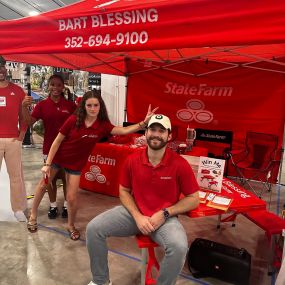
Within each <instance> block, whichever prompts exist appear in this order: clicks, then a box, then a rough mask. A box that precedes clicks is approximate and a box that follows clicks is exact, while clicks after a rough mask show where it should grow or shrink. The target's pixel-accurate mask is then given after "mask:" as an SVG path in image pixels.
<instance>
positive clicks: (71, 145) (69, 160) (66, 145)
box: [53, 115, 114, 171]
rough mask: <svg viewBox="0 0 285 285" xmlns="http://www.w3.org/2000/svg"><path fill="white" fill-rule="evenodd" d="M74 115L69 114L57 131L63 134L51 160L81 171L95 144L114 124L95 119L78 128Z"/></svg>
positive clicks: (109, 131) (106, 134)
mask: <svg viewBox="0 0 285 285" xmlns="http://www.w3.org/2000/svg"><path fill="white" fill-rule="evenodd" d="M75 123H76V116H75V115H71V116H70V117H69V118H68V119H67V120H66V122H65V123H64V125H63V126H62V127H61V128H60V130H59V132H60V133H61V134H63V135H64V136H65V139H64V140H63V141H62V143H61V145H60V147H59V149H58V151H57V153H56V155H55V157H54V159H53V162H54V163H57V164H59V165H60V166H62V167H65V168H69V169H71V170H76V171H81V170H82V168H83V167H84V165H85V164H86V162H87V159H88V156H89V155H90V153H91V151H92V149H93V148H94V146H95V144H96V143H97V142H98V141H100V140H101V139H102V138H103V137H106V136H108V135H109V134H110V133H111V131H112V129H113V128H114V125H112V124H111V123H110V122H100V121H99V120H96V121H95V122H94V124H93V125H92V126H90V127H88V128H86V126H85V124H84V125H83V126H81V127H80V128H79V129H77V128H76V126H75Z"/></svg>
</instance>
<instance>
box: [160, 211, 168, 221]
mask: <svg viewBox="0 0 285 285" xmlns="http://www.w3.org/2000/svg"><path fill="white" fill-rule="evenodd" d="M161 210H162V212H163V216H164V219H165V220H167V219H168V218H169V217H170V214H169V212H168V210H167V209H165V208H163V209H161Z"/></svg>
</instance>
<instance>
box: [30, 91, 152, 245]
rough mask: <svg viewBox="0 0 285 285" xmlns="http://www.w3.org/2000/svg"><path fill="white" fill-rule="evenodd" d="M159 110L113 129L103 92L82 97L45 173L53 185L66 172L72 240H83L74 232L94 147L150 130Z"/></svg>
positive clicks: (41, 189) (42, 186) (36, 203)
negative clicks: (82, 181) (83, 172)
mask: <svg viewBox="0 0 285 285" xmlns="http://www.w3.org/2000/svg"><path fill="white" fill-rule="evenodd" d="M156 110H157V108H155V109H153V110H151V106H149V108H148V112H147V115H146V117H145V119H144V121H142V122H140V123H138V124H135V125H131V126H128V127H119V126H114V125H112V124H111V123H110V120H109V117H108V113H107V109H106V106H105V103H104V101H103V99H102V97H101V95H100V91H98V90H93V91H88V92H87V93H85V95H84V96H83V98H82V100H81V102H80V105H79V107H78V110H77V114H76V115H72V116H70V117H69V118H68V119H67V121H66V122H65V123H64V125H63V126H62V127H61V128H60V130H59V133H58V135H57V137H56V139H55V140H54V142H53V144H52V146H51V148H50V151H49V154H48V157H47V160H46V163H45V165H44V166H43V168H42V172H43V173H44V174H45V175H46V176H47V177H48V183H50V181H52V179H53V178H54V177H55V175H56V173H57V172H58V171H59V169H60V168H64V170H65V173H66V182H67V201H68V228H67V230H68V232H69V234H70V238H71V239H72V240H78V239H79V238H80V233H79V231H78V230H77V229H76V228H75V224H74V223H75V217H76V212H77V192H78V188H79V182H80V174H81V170H82V169H83V167H84V165H85V163H86V162H87V159H88V156H89V155H90V153H91V151H92V149H93V147H94V145H95V144H96V143H97V142H98V141H100V140H101V139H102V138H103V137H106V136H108V135H110V134H112V135H126V134H129V133H134V132H136V131H138V130H140V129H143V128H145V127H146V126H147V123H148V121H149V120H150V118H151V116H152V115H153V114H154V113H155V111H156ZM45 188H46V185H45V180H44V179H43V180H42V181H41V184H40V185H39V187H37V189H36V193H35V198H34V202H33V206H32V210H31V215H30V218H29V222H28V229H29V230H30V231H31V232H35V231H36V230H37V220H36V219H37V209H38V206H39V204H40V202H41V200H42V197H43V195H44V193H45Z"/></svg>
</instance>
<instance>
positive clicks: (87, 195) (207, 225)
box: [0, 148, 284, 285]
mask: <svg viewBox="0 0 285 285" xmlns="http://www.w3.org/2000/svg"><path fill="white" fill-rule="evenodd" d="M23 163H24V176H25V184H26V189H27V193H28V195H30V194H33V191H34V188H35V185H36V183H37V182H38V180H39V178H40V177H41V172H40V168H41V165H42V155H41V149H40V148H30V149H23ZM2 175H3V174H2ZM0 183H1V185H4V183H3V178H2V179H1V182H0ZM0 188H2V186H1V187H0ZM1 190H2V189H1ZM8 191H9V189H8V190H7V193H8ZM283 191H284V187H283ZM282 195H283V196H284V193H282ZM277 196H278V191H277V189H274V190H273V191H272V193H271V200H272V201H271V205H270V209H271V210H272V211H276V208H278V207H280V203H278V202H277ZM1 199H2V198H1ZM264 199H266V200H267V201H269V200H270V194H269V193H266V194H265V195H264ZM283 202H284V201H283ZM31 203H32V199H30V200H28V204H29V208H30V207H31ZM62 203H63V194H62V187H59V188H58V204H59V207H60V209H61V207H62ZM1 204H2V202H1ZM118 204H119V199H118V198H115V197H109V196H104V195H101V194H96V193H92V192H88V191H85V190H80V191H79V211H78V218H77V221H78V222H77V227H78V228H79V229H80V232H81V239H80V240H79V241H76V242H74V241H72V240H70V239H69V237H68V234H67V231H66V220H65V219H63V218H61V216H59V217H58V218H57V219H56V220H50V219H48V217H47V212H48V208H49V203H48V195H47V194H46V195H45V197H44V199H43V201H42V203H41V205H40V208H39V212H38V222H39V224H40V227H39V230H38V232H36V233H29V232H28V231H27V230H26V224H25V223H19V222H16V221H15V220H14V218H13V217H11V216H12V215H11V214H10V215H9V214H8V215H7V217H8V218H7V221H1V222H0V252H1V257H2V258H1V264H0V284H1V285H18V284H19V285H50V284H54V285H85V284H88V283H89V281H90V280H91V273H90V270H89V258H88V254H87V251H86V248H85V228H86V225H87V223H88V222H89V221H90V220H91V219H92V218H93V217H94V216H96V215H97V214H98V213H101V212H103V211H105V210H106V209H109V208H112V207H113V206H115V205H118ZM7 211H9V210H7ZM180 219H181V221H182V223H183V225H184V226H185V228H186V230H187V234H188V239H189V244H190V243H191V242H192V241H193V240H194V239H195V238H198V237H199V238H205V239H210V240H213V241H217V242H221V243H223V244H227V245H231V246H235V247H238V248H245V249H247V250H248V251H249V253H250V254H251V255H252V266H251V267H252V270H251V279H250V280H251V281H250V284H251V285H269V284H274V282H273V280H274V277H273V278H272V277H270V276H268V275H267V256H268V253H269V250H268V243H267V239H266V237H265V235H264V232H263V231H262V230H261V229H260V228H258V227H257V226H256V225H255V224H253V223H252V222H250V221H249V220H247V219H246V218H244V217H243V216H238V218H237V222H236V227H231V225H230V224H225V225H223V226H222V228H221V229H219V230H218V229H217V228H216V224H217V217H206V218H196V219H189V218H187V217H184V216H181V217H180ZM109 247H110V252H109V265H110V272H111V278H112V281H113V284H114V285H139V284H140V263H139V262H140V250H139V249H138V248H137V246H136V242H135V239H134V238H133V237H130V238H110V239H109ZM157 253H158V256H159V257H161V255H162V253H161V252H160V250H159V249H158V252H157ZM176 284H178V285H184V284H185V285H186V284H187V285H194V284H205V285H206V284H208V285H209V284H212V285H226V284H231V283H226V282H223V281H220V280H217V279H214V278H202V279H195V278H193V277H192V275H191V273H190V272H189V270H188V268H187V266H186V265H185V267H184V269H183V271H182V274H181V275H180V276H179V279H178V281H177V283H176Z"/></svg>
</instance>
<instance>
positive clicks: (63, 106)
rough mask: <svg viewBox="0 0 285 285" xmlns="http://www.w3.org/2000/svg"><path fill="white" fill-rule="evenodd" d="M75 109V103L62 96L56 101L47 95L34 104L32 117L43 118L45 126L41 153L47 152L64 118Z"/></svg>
mask: <svg viewBox="0 0 285 285" xmlns="http://www.w3.org/2000/svg"><path fill="white" fill-rule="evenodd" d="M75 109H76V105H75V103H73V102H72V101H68V100H66V99H65V98H63V97H62V98H60V100H59V102H57V103H55V102H54V101H53V100H51V98H50V97H48V98H46V99H45V100H43V101H41V102H39V103H38V104H37V105H36V106H35V108H34V110H33V112H32V117H33V118H35V119H36V120H40V119H41V120H43V125H44V128H45V132H44V143H43V154H48V152H49V149H50V147H51V145H52V143H53V141H54V139H55V138H56V136H57V134H58V132H59V129H60V127H61V126H62V125H63V123H64V122H65V121H66V119H67V118H68V117H69V116H70V115H71V114H73V113H74V111H75Z"/></svg>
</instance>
